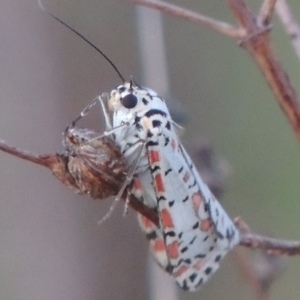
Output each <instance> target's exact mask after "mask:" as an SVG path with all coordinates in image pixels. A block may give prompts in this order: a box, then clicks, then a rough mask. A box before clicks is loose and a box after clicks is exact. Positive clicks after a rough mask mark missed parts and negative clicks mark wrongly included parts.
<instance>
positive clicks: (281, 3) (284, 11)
mask: <svg viewBox="0 0 300 300" xmlns="http://www.w3.org/2000/svg"><path fill="white" fill-rule="evenodd" d="M276 13H277V14H278V16H279V18H280V20H281V22H282V24H283V26H284V27H285V31H286V33H287V34H288V35H289V36H290V38H291V40H292V45H293V47H294V49H295V52H296V54H297V56H298V58H299V59H300V26H299V24H298V23H297V22H296V20H295V18H294V16H293V14H292V12H291V10H290V8H289V6H288V4H287V2H286V0H278V1H277V4H276Z"/></svg>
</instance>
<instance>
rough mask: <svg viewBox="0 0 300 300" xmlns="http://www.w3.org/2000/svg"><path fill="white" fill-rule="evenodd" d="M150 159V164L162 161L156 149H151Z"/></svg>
mask: <svg viewBox="0 0 300 300" xmlns="http://www.w3.org/2000/svg"><path fill="white" fill-rule="evenodd" d="M149 161H150V164H151V163H156V162H158V161H160V157H159V152H158V151H156V150H150V151H149Z"/></svg>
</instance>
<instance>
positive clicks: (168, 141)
mask: <svg viewBox="0 0 300 300" xmlns="http://www.w3.org/2000/svg"><path fill="white" fill-rule="evenodd" d="M169 143H170V139H169V138H168V137H165V147H166V146H167V145H168V144H169Z"/></svg>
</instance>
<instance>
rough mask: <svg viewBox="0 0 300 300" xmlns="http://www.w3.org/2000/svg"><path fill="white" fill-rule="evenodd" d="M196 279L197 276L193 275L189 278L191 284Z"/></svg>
mask: <svg viewBox="0 0 300 300" xmlns="http://www.w3.org/2000/svg"><path fill="white" fill-rule="evenodd" d="M196 278H197V274H196V273H193V274H192V275H190V276H189V279H190V281H191V282H194V280H195V279H196Z"/></svg>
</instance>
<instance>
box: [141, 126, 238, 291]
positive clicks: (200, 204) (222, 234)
mask: <svg viewBox="0 0 300 300" xmlns="http://www.w3.org/2000/svg"><path fill="white" fill-rule="evenodd" d="M156 132H158V134H155V133H153V132H152V133H151V134H149V135H148V136H149V137H150V138H149V140H148V141H147V145H146V147H147V153H148V159H149V163H150V166H151V167H150V171H151V174H152V183H153V187H154V190H155V196H156V200H157V207H158V211H159V218H160V222H161V230H162V233H163V238H164V244H165V248H166V252H167V257H168V260H169V264H168V271H169V273H170V274H171V275H172V276H174V277H175V279H176V281H177V283H178V284H179V285H180V286H181V288H183V289H185V290H189V291H195V290H197V289H198V288H200V286H201V285H202V284H203V283H204V282H206V281H207V280H208V279H209V277H210V276H211V275H212V274H213V273H214V272H215V271H216V270H217V269H218V267H219V262H220V260H221V258H223V257H224V256H225V254H226V253H227V252H228V250H229V249H230V248H232V247H233V246H234V245H236V244H237V243H238V240H239V238H238V232H237V230H236V229H235V227H234V225H233V223H232V221H231V220H230V218H229V217H228V216H227V214H226V212H225V211H224V210H223V208H222V207H221V205H220V204H219V203H218V201H217V200H216V199H215V198H214V196H213V195H212V194H211V192H210V190H209V189H208V187H207V186H206V185H205V184H204V183H203V181H202V179H201V177H200V176H199V174H198V173H197V171H196V170H195V168H194V166H193V164H192V163H191V160H190V158H189V156H188V154H187V153H186V152H185V150H184V149H183V147H182V146H181V145H180V143H179V142H178V139H177V137H176V135H175V133H174V131H171V130H170V131H169V130H168V131H164V129H163V128H161V129H160V130H159V131H156Z"/></svg>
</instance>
